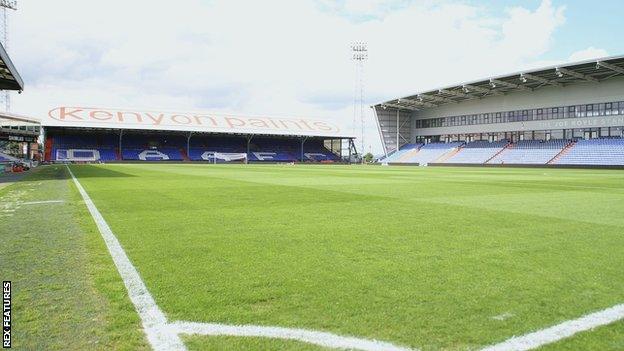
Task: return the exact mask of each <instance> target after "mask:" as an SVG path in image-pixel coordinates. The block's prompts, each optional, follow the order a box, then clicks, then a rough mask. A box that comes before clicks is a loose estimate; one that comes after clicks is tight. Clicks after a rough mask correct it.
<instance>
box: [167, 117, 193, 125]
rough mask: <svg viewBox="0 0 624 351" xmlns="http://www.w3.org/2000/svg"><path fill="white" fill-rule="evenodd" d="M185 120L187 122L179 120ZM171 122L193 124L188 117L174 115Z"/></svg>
mask: <svg viewBox="0 0 624 351" xmlns="http://www.w3.org/2000/svg"><path fill="white" fill-rule="evenodd" d="M181 118H184V120H185V122H180V121H179V119H181ZM171 120H172V121H174V122H176V123H179V124H189V123H191V119H190V118H189V117H188V116H185V115H173V116H171Z"/></svg>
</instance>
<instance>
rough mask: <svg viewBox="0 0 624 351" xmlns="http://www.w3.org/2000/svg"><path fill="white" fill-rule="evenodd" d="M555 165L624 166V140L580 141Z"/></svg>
mask: <svg viewBox="0 0 624 351" xmlns="http://www.w3.org/2000/svg"><path fill="white" fill-rule="evenodd" d="M555 164H561V165H620V166H624V139H622V138H609V139H590V140H579V141H577V142H576V144H574V146H573V147H571V148H570V149H569V151H568V152H567V153H566V154H565V155H562V156H561V157H560V158H559V159H558V160H557V161H556V162H555Z"/></svg>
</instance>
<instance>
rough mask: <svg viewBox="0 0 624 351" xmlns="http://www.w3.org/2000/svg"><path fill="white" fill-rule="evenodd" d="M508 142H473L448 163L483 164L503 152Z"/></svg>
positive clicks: (447, 161)
mask: <svg viewBox="0 0 624 351" xmlns="http://www.w3.org/2000/svg"><path fill="white" fill-rule="evenodd" d="M508 144H509V142H508V141H506V140H504V141H498V142H488V141H473V142H470V143H466V144H465V145H463V146H462V147H461V148H460V149H459V152H458V153H456V154H455V155H453V156H452V157H450V158H449V159H447V160H446V161H445V162H446V163H466V164H483V163H486V162H487V161H488V160H490V159H491V158H493V157H494V156H495V155H496V154H497V153H499V152H501V151H502V150H503V148H505V147H506V146H507V145H508Z"/></svg>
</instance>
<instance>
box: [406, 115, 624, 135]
mask: <svg viewBox="0 0 624 351" xmlns="http://www.w3.org/2000/svg"><path fill="white" fill-rule="evenodd" d="M619 126H624V115H617V116H600V117H582V118H566V119H550V120H545V121H524V122H509V123H492V124H476V125H467V126H454V127H439V128H422V129H415V130H414V134H415V135H417V136H426V135H442V134H465V133H496V132H519V131H531V130H556V129H572V128H598V127H619Z"/></svg>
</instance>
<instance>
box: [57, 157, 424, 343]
mask: <svg viewBox="0 0 624 351" xmlns="http://www.w3.org/2000/svg"><path fill="white" fill-rule="evenodd" d="M67 170H68V171H69V174H70V175H71V177H72V179H73V181H74V184H76V187H77V188H78V191H79V192H80V195H82V199H83V200H84V202H85V204H86V205H87V208H88V209H89V212H90V213H91V216H92V217H93V220H94V221H95V223H96V225H97V227H98V229H99V230H100V234H101V235H102V238H103V239H104V242H105V243H106V247H107V248H108V251H109V252H110V254H111V256H112V258H113V262H114V263H115V266H117V270H118V271H119V275H120V276H121V279H122V280H123V282H124V285H125V286H126V289H127V290H128V295H129V297H130V301H132V304H134V308H135V309H136V311H137V313H138V314H139V317H140V318H141V323H142V324H143V329H145V334H146V335H147V340H148V341H149V343H150V345H152V348H153V349H154V350H157V351H161V350H162V351H167V350H173V351H184V350H186V347H185V345H184V343H183V342H182V339H180V336H179V334H199V335H229V336H243V337H245V336H246V337H267V338H277V339H287V340H297V341H301V342H305V343H310V344H316V345H321V346H325V347H331V348H336V349H350V350H361V351H417V350H415V349H413V350H411V349H407V348H403V347H399V346H395V345H393V344H390V343H387V342H382V341H377V340H367V339H360V338H355V337H350V336H340V335H336V334H332V333H327V332H320V331H313V330H305V329H294V328H282V327H266V326H257V325H225V324H215V323H196V322H172V323H169V322H167V318H166V317H165V314H164V313H163V312H162V311H161V310H160V308H159V307H158V305H157V304H156V301H155V300H154V298H153V297H152V295H151V294H150V293H149V291H148V290H147V287H146V286H145V283H144V282H143V280H142V279H141V276H140V275H139V272H138V271H137V270H136V268H135V267H134V266H133V265H132V263H131V262H130V259H129V258H128V256H127V255H126V253H125V251H124V250H123V248H122V247H121V244H120V243H119V241H118V240H117V238H116V237H115V234H113V231H112V230H111V228H110V227H109V226H108V224H107V223H106V220H104V217H103V216H102V214H101V213H100V211H98V209H97V207H96V206H95V204H94V203H93V201H92V200H91V198H90V197H89V194H87V192H86V191H85V189H84V188H83V187H82V185H81V184H80V182H79V181H78V179H77V178H76V176H74V173H73V172H72V171H71V169H70V168H69V166H67Z"/></svg>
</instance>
